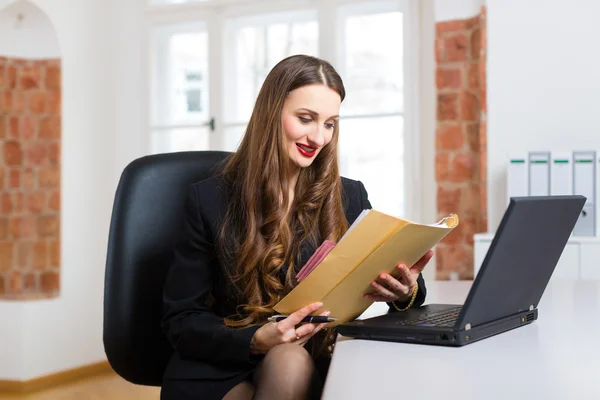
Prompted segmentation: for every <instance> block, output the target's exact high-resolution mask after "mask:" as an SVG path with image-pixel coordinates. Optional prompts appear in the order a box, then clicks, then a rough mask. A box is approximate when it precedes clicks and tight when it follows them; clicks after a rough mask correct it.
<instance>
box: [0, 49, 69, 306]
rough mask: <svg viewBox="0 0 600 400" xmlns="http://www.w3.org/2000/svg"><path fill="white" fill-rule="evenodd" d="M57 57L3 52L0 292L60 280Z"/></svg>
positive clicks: (52, 286)
mask: <svg viewBox="0 0 600 400" xmlns="http://www.w3.org/2000/svg"><path fill="white" fill-rule="evenodd" d="M60 116H61V64H60V61H58V60H35V61H34V60H23V59H13V58H5V57H0V298H4V299H29V298H39V297H53V296H56V295H57V294H58V291H59V283H60V270H59V266H60V250H59V249H60V226H59V223H60V144H61V142H60V138H61V117H60Z"/></svg>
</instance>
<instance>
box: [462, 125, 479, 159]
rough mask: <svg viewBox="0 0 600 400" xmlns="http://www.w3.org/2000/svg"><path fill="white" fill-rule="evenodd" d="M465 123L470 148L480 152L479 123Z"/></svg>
mask: <svg viewBox="0 0 600 400" xmlns="http://www.w3.org/2000/svg"><path fill="white" fill-rule="evenodd" d="M464 125H465V131H466V133H467V141H468V142H469V149H470V150H471V151H472V152H474V153H479V124H478V123H477V122H473V123H467V124H464Z"/></svg>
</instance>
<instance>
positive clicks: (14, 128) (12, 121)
mask: <svg viewBox="0 0 600 400" xmlns="http://www.w3.org/2000/svg"><path fill="white" fill-rule="evenodd" d="M20 130H21V123H20V119H19V117H16V116H12V117H10V118H9V120H8V135H9V137H10V138H11V139H19V137H20V136H21V132H20Z"/></svg>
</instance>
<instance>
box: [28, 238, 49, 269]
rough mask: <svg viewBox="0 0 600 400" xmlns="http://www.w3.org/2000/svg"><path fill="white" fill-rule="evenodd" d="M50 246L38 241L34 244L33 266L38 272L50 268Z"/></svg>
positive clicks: (43, 241)
mask: <svg viewBox="0 0 600 400" xmlns="http://www.w3.org/2000/svg"><path fill="white" fill-rule="evenodd" d="M48 261H49V259H48V244H47V243H46V241H45V240H38V241H37V242H35V243H34V244H33V261H32V263H33V265H32V267H33V268H34V269H37V270H40V271H42V270H45V269H47V268H48V266H49V262H48Z"/></svg>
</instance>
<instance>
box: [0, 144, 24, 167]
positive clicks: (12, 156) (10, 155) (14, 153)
mask: <svg viewBox="0 0 600 400" xmlns="http://www.w3.org/2000/svg"><path fill="white" fill-rule="evenodd" d="M4 162H5V163H6V165H21V163H22V162H23V153H22V151H21V145H20V144H19V142H14V141H10V142H4Z"/></svg>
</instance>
